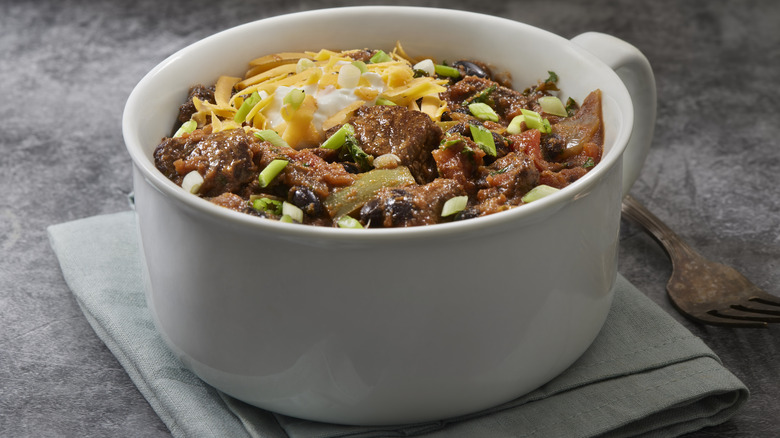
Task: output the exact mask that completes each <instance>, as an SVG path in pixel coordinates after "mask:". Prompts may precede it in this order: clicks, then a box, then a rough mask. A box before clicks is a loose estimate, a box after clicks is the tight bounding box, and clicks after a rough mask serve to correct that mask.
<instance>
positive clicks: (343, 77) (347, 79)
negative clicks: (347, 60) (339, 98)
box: [338, 64, 362, 88]
mask: <svg viewBox="0 0 780 438" xmlns="http://www.w3.org/2000/svg"><path fill="white" fill-rule="evenodd" d="M361 74H362V73H361V72H360V69H359V68H358V67H355V66H354V65H353V64H344V65H342V66H341V68H340V69H339V77H338V84H339V87H341V88H355V87H357V86H358V83H360V75H361Z"/></svg>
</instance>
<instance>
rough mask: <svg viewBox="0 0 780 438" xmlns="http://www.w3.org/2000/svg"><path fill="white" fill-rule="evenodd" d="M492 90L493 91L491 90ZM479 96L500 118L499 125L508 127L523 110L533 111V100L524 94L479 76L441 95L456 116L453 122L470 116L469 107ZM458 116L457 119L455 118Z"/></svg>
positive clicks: (461, 82)
mask: <svg viewBox="0 0 780 438" xmlns="http://www.w3.org/2000/svg"><path fill="white" fill-rule="evenodd" d="M491 88H492V90H491ZM478 96H479V101H481V102H483V103H486V104H488V105H490V107H491V108H493V109H494V110H495V111H496V114H498V117H499V123H501V124H502V125H504V126H506V125H508V124H509V122H511V121H512V119H513V118H514V117H515V116H518V115H520V114H521V112H520V110H521V109H533V107H532V105H533V103H532V102H531V100H530V99H529V98H528V97H527V96H524V95H523V93H520V92H518V91H515V90H513V89H511V88H507V87H504V86H502V85H501V84H499V83H498V82H495V81H491V80H490V79H485V78H480V77H477V76H467V77H465V78H464V79H463V80H461V81H458V82H457V83H455V84H453V85H452V86H450V87H449V88H448V89H447V91H445V92H443V93H441V97H442V99H444V100H445V101H446V102H447V106H448V107H449V108H450V110H451V111H453V112H454V113H455V114H454V115H453V120H458V121H462V120H463V119H464V115H466V116H467V115H468V114H469V112H468V109H467V105H464V103H465V104H468V103H471V102H473V101H474V99H475V98H477V97H478ZM455 115H457V117H454V116H455Z"/></svg>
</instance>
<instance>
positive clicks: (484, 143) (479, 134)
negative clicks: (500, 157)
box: [469, 125, 496, 157]
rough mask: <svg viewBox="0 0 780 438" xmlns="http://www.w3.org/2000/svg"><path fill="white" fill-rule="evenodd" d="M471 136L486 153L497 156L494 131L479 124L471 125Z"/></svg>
mask: <svg viewBox="0 0 780 438" xmlns="http://www.w3.org/2000/svg"><path fill="white" fill-rule="evenodd" d="M469 129H470V130H471V138H472V139H474V143H476V144H477V145H478V146H479V147H480V148H481V149H482V150H483V151H485V153H486V154H488V155H490V156H491V157H495V156H496V143H495V141H493V133H492V132H490V131H488V130H487V129H485V128H483V127H482V126H478V125H469Z"/></svg>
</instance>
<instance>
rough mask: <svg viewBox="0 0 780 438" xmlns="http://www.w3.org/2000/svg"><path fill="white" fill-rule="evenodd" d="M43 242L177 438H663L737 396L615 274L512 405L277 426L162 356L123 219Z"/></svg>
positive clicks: (722, 415) (676, 328)
mask: <svg viewBox="0 0 780 438" xmlns="http://www.w3.org/2000/svg"><path fill="white" fill-rule="evenodd" d="M48 232H49V239H50V242H51V246H52V248H53V249H54V252H55V253H56V255H57V257H58V259H59V261H60V265H61V267H62V272H63V274H64V277H65V280H66V281H67V283H68V285H69V287H70V288H71V290H72V291H73V294H74V295H75V297H76V299H77V301H78V303H79V305H80V306H81V309H82V311H83V312H84V315H85V316H86V318H87V320H88V321H89V323H90V324H91V325H92V327H93V328H94V330H95V332H96V333H97V335H98V336H99V337H100V338H101V339H102V340H103V342H105V344H106V345H107V346H108V348H109V349H110V350H111V351H112V352H113V354H114V355H115V356H116V357H117V359H118V360H119V362H120V363H121V364H122V366H123V367H124V368H125V369H126V370H127V373H128V374H129V375H130V378H131V379H132V380H133V382H135V384H136V385H137V386H138V388H139V390H140V391H141V393H142V394H143V395H144V396H145V397H146V399H147V400H148V401H149V403H150V404H151V406H152V408H154V410H155V411H156V412H157V414H158V415H159V416H160V418H161V419H162V420H163V422H165V424H166V425H167V426H168V428H169V429H170V431H171V432H172V433H173V435H174V436H177V437H206V436H216V437H268V438H331V437H398V436H404V437H405V436H423V437H427V438H434V437H448V438H459V437H586V436H616V437H617V436H659V437H666V436H677V435H681V434H684V433H687V432H691V431H694V430H697V429H700V428H702V427H705V426H710V425H714V424H719V423H722V422H724V421H726V420H727V419H728V418H729V417H731V416H732V415H733V414H734V413H735V412H736V411H737V410H738V409H739V407H740V406H741V405H742V404H743V403H744V402H745V401H746V399H747V398H748V390H747V388H746V387H745V385H744V384H743V383H742V382H740V381H739V380H738V379H737V378H736V377H735V376H734V375H732V374H731V373H730V372H729V371H728V370H726V369H725V368H724V367H723V366H722V364H721V363H720V360H719V359H718V357H717V356H716V355H715V354H714V353H713V352H712V351H711V350H710V349H709V348H708V347H707V346H706V345H704V343H703V342H702V341H701V340H700V339H699V338H697V337H695V336H694V335H692V334H691V333H690V332H689V331H688V330H686V329H685V328H684V327H682V326H681V325H680V324H678V323H677V322H676V321H675V320H674V319H673V318H671V317H670V316H669V315H667V314H666V313H665V312H664V311H663V310H662V309H660V308H659V307H658V306H657V305H655V303H653V302H652V301H650V300H649V299H648V298H646V297H645V296H644V295H643V294H642V293H640V292H639V291H637V290H636V289H635V288H634V287H633V286H632V285H631V284H630V283H629V282H628V281H626V280H625V279H624V278H623V277H621V276H618V281H617V285H616V294H615V300H614V304H613V308H612V310H611V312H610V315H609V317H608V319H607V322H606V324H605V326H604V328H603V329H602V331H601V333H600V334H599V336H598V338H597V339H596V341H595V342H594V343H593V345H592V346H591V347H590V348H589V349H588V351H587V352H586V353H585V354H584V355H583V356H582V357H581V358H580V359H579V360H578V361H577V362H576V363H574V364H573V365H572V366H571V367H570V368H569V369H568V370H566V371H565V372H564V373H563V374H561V375H560V376H558V377H557V378H555V379H554V380H552V381H551V382H549V383H547V384H545V385H544V386H542V387H540V388H538V389H537V390H535V391H533V392H531V393H529V394H527V395H525V396H523V397H521V398H519V399H517V400H514V401H512V402H509V403H506V404H503V405H501V406H496V407H495V408H493V409H489V410H487V411H483V412H479V413H475V414H471V415H467V416H463V417H459V418H453V419H449V420H444V421H436V422H428V423H422V424H412V425H407V426H396V427H357V426H342V425H334V424H323V423H316V422H311V421H305V420H300V419H296V418H291V417H286V416H283V415H278V414H274V413H271V412H268V411H264V410H262V409H258V408H255V407H252V406H249V405H247V404H245V403H242V402H240V401H238V400H235V399H233V398H231V397H229V396H227V395H225V394H222V393H220V392H219V391H217V390H215V389H214V388H212V387H210V386H208V385H206V384H205V383H203V382H202V381H201V380H200V379H198V378H197V377H196V376H195V375H194V374H193V373H191V372H190V371H188V370H187V369H185V368H184V367H183V366H182V364H181V363H180V362H179V360H178V359H177V358H176V357H174V356H173V355H172V353H171V352H170V351H169V350H168V349H167V347H166V346H165V344H164V343H163V341H162V339H161V338H160V336H159V334H158V333H157V331H156V330H155V328H154V325H153V323H152V320H151V316H150V314H149V311H148V309H147V307H146V303H145V298H144V291H143V280H142V273H141V272H142V271H141V269H142V267H141V259H140V256H139V246H138V241H137V231H136V225H135V214H134V213H133V212H131V211H128V212H122V213H116V214H110V215H104V216H96V217H91V218H87V219H81V220H77V221H73V222H68V223H64V224H59V225H53V226H51V227H49V228H48Z"/></svg>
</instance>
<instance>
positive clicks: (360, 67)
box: [352, 61, 368, 73]
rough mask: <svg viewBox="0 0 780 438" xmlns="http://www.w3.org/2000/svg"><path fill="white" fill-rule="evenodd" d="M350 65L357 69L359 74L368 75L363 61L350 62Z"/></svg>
mask: <svg viewBox="0 0 780 438" xmlns="http://www.w3.org/2000/svg"><path fill="white" fill-rule="evenodd" d="M352 65H354V66H355V67H357V68H358V70H360V73H368V67H366V63H365V62H363V61H352Z"/></svg>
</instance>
